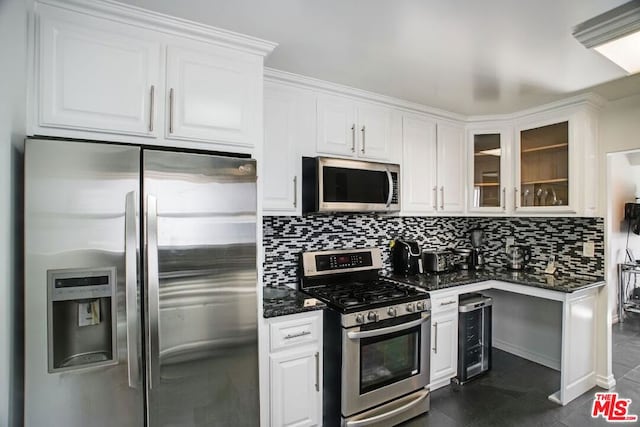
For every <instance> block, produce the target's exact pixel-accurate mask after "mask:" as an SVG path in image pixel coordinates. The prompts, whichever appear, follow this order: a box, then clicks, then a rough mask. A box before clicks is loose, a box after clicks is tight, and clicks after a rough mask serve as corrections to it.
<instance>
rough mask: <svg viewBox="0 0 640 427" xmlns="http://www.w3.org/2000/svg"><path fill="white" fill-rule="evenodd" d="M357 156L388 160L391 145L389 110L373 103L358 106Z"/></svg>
mask: <svg viewBox="0 0 640 427" xmlns="http://www.w3.org/2000/svg"><path fill="white" fill-rule="evenodd" d="M358 136H359V139H360V142H359V144H358V153H357V154H358V157H362V158H367V159H373V160H388V159H389V152H390V146H391V110H390V109H388V108H384V107H379V106H375V105H364V104H361V105H360V106H358Z"/></svg>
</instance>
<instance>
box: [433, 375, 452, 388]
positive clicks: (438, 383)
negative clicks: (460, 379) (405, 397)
mask: <svg viewBox="0 0 640 427" xmlns="http://www.w3.org/2000/svg"><path fill="white" fill-rule="evenodd" d="M451 378H452V377H447V378H443V379H441V380H438V381H436V382H432V383H431V384H429V390H430V391H434V390H437V389H439V388H442V387H446V386H448V385H449V384H451Z"/></svg>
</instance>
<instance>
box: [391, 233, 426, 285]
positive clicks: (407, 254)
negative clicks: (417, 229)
mask: <svg viewBox="0 0 640 427" xmlns="http://www.w3.org/2000/svg"><path fill="white" fill-rule="evenodd" d="M390 246H391V264H392V266H393V272H394V274H400V275H403V276H410V275H413V274H418V273H423V272H424V270H423V266H422V258H421V255H422V254H421V249H420V246H419V245H418V242H416V241H415V240H403V239H394V240H392V241H391V243H390Z"/></svg>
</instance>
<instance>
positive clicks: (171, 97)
mask: <svg viewBox="0 0 640 427" xmlns="http://www.w3.org/2000/svg"><path fill="white" fill-rule="evenodd" d="M169 133H173V88H171V89H169Z"/></svg>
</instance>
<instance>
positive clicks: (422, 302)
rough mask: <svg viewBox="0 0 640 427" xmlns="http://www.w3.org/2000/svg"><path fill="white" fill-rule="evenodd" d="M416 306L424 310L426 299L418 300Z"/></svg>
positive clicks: (419, 309)
mask: <svg viewBox="0 0 640 427" xmlns="http://www.w3.org/2000/svg"><path fill="white" fill-rule="evenodd" d="M416 308H417V309H418V311H422V310H424V301H418V302H417V303H416Z"/></svg>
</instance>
